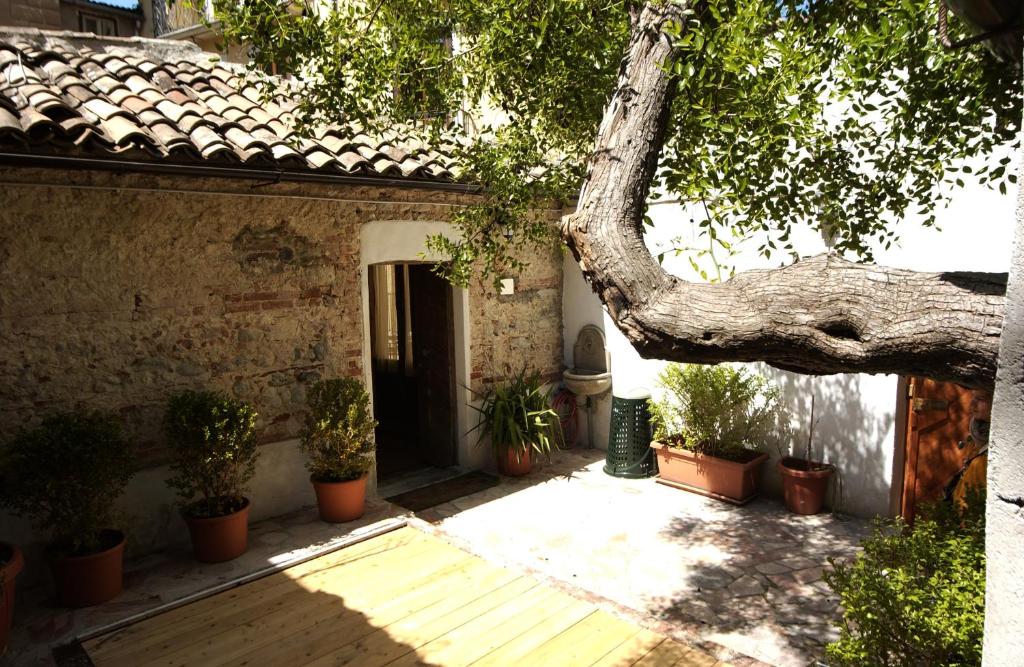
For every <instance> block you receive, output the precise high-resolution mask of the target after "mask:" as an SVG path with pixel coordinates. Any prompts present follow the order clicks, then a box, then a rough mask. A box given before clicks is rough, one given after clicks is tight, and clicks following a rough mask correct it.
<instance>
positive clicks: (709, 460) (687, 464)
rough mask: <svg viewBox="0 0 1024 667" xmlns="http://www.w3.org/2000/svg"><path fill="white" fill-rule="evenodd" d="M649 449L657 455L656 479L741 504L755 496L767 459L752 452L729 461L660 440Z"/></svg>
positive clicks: (766, 456) (765, 455)
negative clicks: (669, 444)
mask: <svg viewBox="0 0 1024 667" xmlns="http://www.w3.org/2000/svg"><path fill="white" fill-rule="evenodd" d="M651 449H653V450H654V453H655V454H656V455H657V457H658V477H657V478H656V479H657V480H658V481H659V482H661V483H663V484H668V485H669V486H675V487H677V488H680V489H685V490H687V491H693V492H694V493H699V494H701V495H704V496H709V497H711V498H716V499H718V500H724V501H726V502H730V503H735V504H741V505H742V504H744V503H747V502H749V501H751V500H753V498H754V497H755V496H756V495H757V492H758V486H759V485H760V484H759V483H760V480H761V466H762V465H763V464H764V462H765V461H767V460H768V455H767V454H764V453H761V452H753V451H752V452H750V458H749V460H747V461H742V462H740V461H729V460H727V459H720V458H718V457H715V456H707V455H705V454H698V453H696V452H691V451H688V450H685V449H679V448H676V447H669V446H668V445H666V444H665V443H661V442H652V443H651Z"/></svg>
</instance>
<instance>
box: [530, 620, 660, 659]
mask: <svg viewBox="0 0 1024 667" xmlns="http://www.w3.org/2000/svg"><path fill="white" fill-rule="evenodd" d="M639 631H640V630H639V628H637V627H636V626H634V625H631V624H629V623H626V622H625V621H621V620H619V619H617V618H615V617H614V616H612V615H611V614H608V613H606V612H603V611H595V612H594V613H593V614H591V615H590V616H588V617H587V618H585V619H584V620H582V621H580V622H579V623H577V624H576V625H574V626H572V627H571V628H569V629H568V630H566V631H565V632H563V633H561V634H559V635H557V636H555V637H552V638H551V639H549V640H548V641H546V642H545V643H543V644H541V645H540V646H538V647H537V648H536V649H535V650H533V651H530V652H529V653H527V654H526V655H525V656H523V658H522V659H521V660H519V661H518V662H517V665H519V666H521V667H545V666H546V665H560V666H564V667H579V666H583V665H590V664H592V663H594V662H596V661H597V660H599V659H601V657H603V656H604V654H606V653H608V652H609V651H611V650H612V649H613V648H615V647H616V646H618V645H619V644H621V643H622V642H624V641H626V640H627V639H629V638H630V637H634V636H636V634H637V632H639Z"/></svg>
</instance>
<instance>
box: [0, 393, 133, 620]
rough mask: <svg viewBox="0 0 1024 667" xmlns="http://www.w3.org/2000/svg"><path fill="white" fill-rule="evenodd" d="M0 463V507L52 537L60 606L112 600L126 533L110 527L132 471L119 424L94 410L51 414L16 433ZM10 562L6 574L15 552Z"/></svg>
mask: <svg viewBox="0 0 1024 667" xmlns="http://www.w3.org/2000/svg"><path fill="white" fill-rule="evenodd" d="M0 460H2V462H3V463H2V466H3V470H2V473H0V477H2V485H0V486H2V489H0V504H2V505H3V506H4V507H6V508H8V509H9V510H11V511H12V512H13V513H14V514H17V515H19V516H25V517H28V518H30V519H31V520H32V522H33V524H34V525H35V527H36V528H37V529H39V530H41V531H48V532H49V533H50V535H51V536H52V540H51V542H50V544H49V546H48V549H47V555H48V556H49V560H50V568H51V571H52V572H53V577H54V581H55V583H56V586H57V597H58V599H59V600H60V602H61V604H63V605H64V606H67V607H88V606H91V605H95V604H100V603H102V602H106V601H107V600H110V599H111V598H114V597H116V596H117V595H118V594H119V593H120V592H121V590H122V588H123V570H124V534H123V533H122V532H120V531H118V530H114V529H112V528H111V526H112V524H113V513H114V503H115V501H116V500H117V498H118V497H119V496H120V495H121V494H122V493H123V492H124V489H125V487H126V486H127V484H128V480H129V479H130V478H131V474H132V470H131V455H130V453H129V447H128V441H127V440H126V439H125V437H124V434H123V432H122V430H121V425H120V423H119V422H118V421H117V420H116V419H114V418H113V417H111V416H109V415H105V414H101V413H98V412H89V413H86V412H71V413H62V414H55V415H51V416H49V417H46V418H45V419H43V421H42V423H40V425H39V426H38V427H37V428H35V429H33V430H30V431H22V432H20V433H19V434H18V435H17V436H16V437H15V438H14V440H12V441H11V442H10V443H9V444H8V445H7V446H6V447H5V448H4V452H3V455H2V457H0ZM12 558H13V560H10V561H8V566H5V570H6V569H7V568H8V567H10V566H11V565H16V564H20V558H19V555H18V554H17V553H15V554H14V555H13V557H12ZM14 569H15V568H13V567H11V570H14ZM12 574H13V572H12ZM5 581H6V577H5ZM8 585H11V586H12V587H13V581H12V582H10V583H9V584H8ZM12 593H13V591H12ZM6 595H7V594H6V593H5V596H6Z"/></svg>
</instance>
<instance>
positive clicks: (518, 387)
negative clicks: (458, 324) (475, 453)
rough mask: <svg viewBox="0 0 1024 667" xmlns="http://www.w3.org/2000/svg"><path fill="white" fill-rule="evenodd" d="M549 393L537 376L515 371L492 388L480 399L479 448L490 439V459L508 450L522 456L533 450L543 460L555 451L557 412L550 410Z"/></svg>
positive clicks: (560, 426) (478, 408)
mask: <svg viewBox="0 0 1024 667" xmlns="http://www.w3.org/2000/svg"><path fill="white" fill-rule="evenodd" d="M550 393H551V392H550V391H548V390H545V389H544V383H543V382H541V379H540V374H539V373H536V372H534V373H529V374H528V373H527V372H526V370H525V369H524V370H521V371H517V372H516V373H513V374H512V375H511V376H510V377H508V378H507V379H505V380H504V381H502V382H497V383H495V384H494V385H492V386H491V387H490V388H489V389H488V390H487V391H486V392H484V393H483V394H482V395H481V396H480V405H479V406H473V407H474V408H475V409H476V411H477V412H479V413H480V421H479V422H478V423H477V425H476V426H474V427H473V430H479V431H480V437H479V438H478V439H477V445H478V446H479V445H480V444H481V443H483V441H484V440H485V439H488V438H489V439H490V442H491V449H492V450H493V451H494V456H495V457H496V458H497V459H499V460H500V459H501V458H503V457H505V456H507V453H508V452H509V451H512V452H514V453H515V454H516V456H517V457H522V456H523V455H525V454H526V453H527V452H530V451H534V452H536V453H537V454H540V455H542V456H544V457H546V458H550V457H551V451H552V450H553V449H554V448H555V445H554V443H555V436H557V435H558V434H559V433H560V432H561V428H562V424H561V422H560V421H559V420H558V413H557V412H555V411H554V410H553V409H552V408H551V400H550Z"/></svg>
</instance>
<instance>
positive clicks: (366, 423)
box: [302, 378, 377, 482]
mask: <svg viewBox="0 0 1024 667" xmlns="http://www.w3.org/2000/svg"><path fill="white" fill-rule="evenodd" d="M376 427H377V421H376V420H375V419H374V418H373V413H372V411H371V410H370V395H369V394H368V393H367V392H366V390H365V389H363V384H362V383H361V382H360V381H359V380H357V379H355V378H338V379H333V380H322V381H320V382H317V383H316V384H314V385H313V386H312V387H311V388H310V390H309V412H308V413H307V415H306V427H305V430H304V431H303V432H302V451H304V452H305V453H306V454H307V455H308V456H309V461H308V462H307V463H306V467H307V468H308V469H309V472H310V474H311V475H312V476H313V479H314V480H315V481H317V482H348V481H351V480H354V479H359V478H360V477H362V476H363V475H365V474H366V473H367V472H369V470H370V468H371V467H373V457H372V454H373V450H374V441H373V432H374V429H375V428H376Z"/></svg>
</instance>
